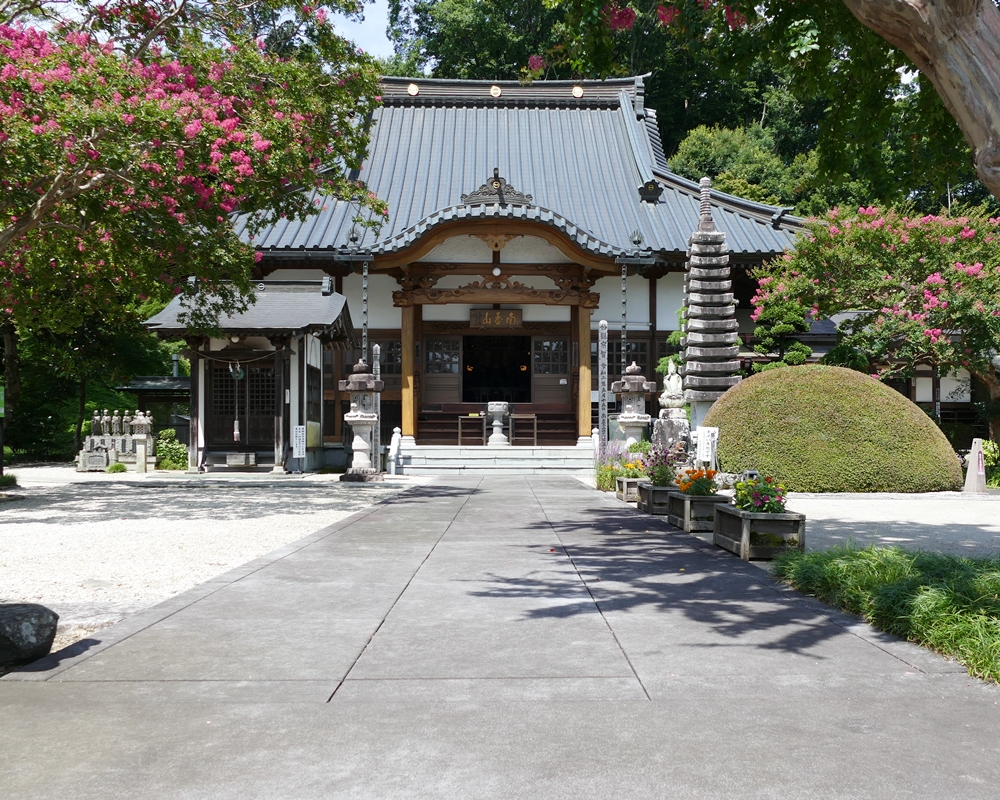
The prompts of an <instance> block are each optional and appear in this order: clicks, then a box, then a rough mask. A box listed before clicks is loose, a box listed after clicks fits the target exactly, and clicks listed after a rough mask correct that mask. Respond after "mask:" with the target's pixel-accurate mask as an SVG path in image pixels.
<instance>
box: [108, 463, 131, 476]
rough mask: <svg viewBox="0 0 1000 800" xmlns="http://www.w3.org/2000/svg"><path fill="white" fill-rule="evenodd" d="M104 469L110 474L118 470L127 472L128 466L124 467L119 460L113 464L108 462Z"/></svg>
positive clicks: (118, 471)
mask: <svg viewBox="0 0 1000 800" xmlns="http://www.w3.org/2000/svg"><path fill="white" fill-rule="evenodd" d="M104 471H105V472H107V473H108V474H109V475H111V474H116V473H120V472H128V467H126V466H125V465H124V464H123V463H122V462H121V461H116V462H115V463H114V464H108V466H107V467H106V468H105V470H104Z"/></svg>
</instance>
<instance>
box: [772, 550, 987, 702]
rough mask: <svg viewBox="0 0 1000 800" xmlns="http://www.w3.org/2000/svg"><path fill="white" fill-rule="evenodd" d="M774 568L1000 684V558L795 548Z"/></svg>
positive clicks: (822, 596)
mask: <svg viewBox="0 0 1000 800" xmlns="http://www.w3.org/2000/svg"><path fill="white" fill-rule="evenodd" d="M774 573H775V575H777V576H778V577H779V578H781V579H782V580H784V581H785V582H786V583H788V584H790V585H791V586H793V587H795V588H796V589H798V590H799V591H801V592H804V593H806V594H811V595H815V596H816V597H818V598H819V599H820V600H823V601H825V602H827V603H830V604H832V605H835V606H837V607H838V608H842V609H844V610H845V611H849V612H851V613H852V614H858V615H859V616H861V617H863V618H864V619H865V620H866V621H867V622H869V623H871V624H872V625H874V626H875V627H877V628H880V629H881V630H883V631H886V632H887V633H891V634H893V635H895V636H899V637H900V638H902V639H907V640H909V641H911V642H917V643H918V644H921V645H924V646H926V647H929V648H932V649H933V650H936V651H938V652H939V653H943V654H945V655H948V656H952V657H954V658H956V659H957V660H958V661H960V662H961V663H962V664H964V665H965V667H966V668H967V669H968V671H969V674H970V675H974V676H976V677H979V678H984V679H986V680H989V681H993V682H994V683H998V682H1000V559H997V558H981V559H980V558H960V557H958V556H950V555H942V554H939V553H927V552H912V551H907V550H903V549H902V548H900V547H874V546H871V547H866V548H864V549H858V548H855V547H836V548H832V549H830V550H826V551H823V552H813V553H799V552H790V553H785V554H783V555H781V556H779V557H778V558H777V559H776V560H775V562H774Z"/></svg>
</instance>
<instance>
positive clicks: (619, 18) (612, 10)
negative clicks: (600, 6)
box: [604, 2, 635, 31]
mask: <svg viewBox="0 0 1000 800" xmlns="http://www.w3.org/2000/svg"><path fill="white" fill-rule="evenodd" d="M604 16H605V19H607V21H608V26H609V27H610V28H611V30H613V31H630V30H632V26H633V25H635V11H633V10H632V9H631V8H629V7H628V6H625V8H621V7H619V5H618V3H616V2H611V3H608V4H607V5H606V6H604Z"/></svg>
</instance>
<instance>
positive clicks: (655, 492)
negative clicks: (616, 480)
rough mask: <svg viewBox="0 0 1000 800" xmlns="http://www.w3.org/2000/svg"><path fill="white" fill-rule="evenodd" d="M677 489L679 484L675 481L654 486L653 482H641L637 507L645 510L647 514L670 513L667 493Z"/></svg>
mask: <svg viewBox="0 0 1000 800" xmlns="http://www.w3.org/2000/svg"><path fill="white" fill-rule="evenodd" d="M676 491H677V486H676V484H673V483H672V484H670V485H669V486H653V484H652V483H649V482H648V481H643V482H641V483H640V484H639V503H638V506H637V507H638V509H639V510H640V511H645V512H646V513H647V514H656V515H657V516H665V515H666V514H668V513H669V511H668V508H667V500H668V497H667V495H668V494H669V493H670V492H676Z"/></svg>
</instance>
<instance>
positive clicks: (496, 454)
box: [400, 445, 594, 477]
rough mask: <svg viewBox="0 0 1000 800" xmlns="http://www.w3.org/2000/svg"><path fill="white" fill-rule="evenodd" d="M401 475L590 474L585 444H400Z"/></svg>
mask: <svg viewBox="0 0 1000 800" xmlns="http://www.w3.org/2000/svg"><path fill="white" fill-rule="evenodd" d="M400 455H401V457H402V461H403V468H402V473H403V474H404V475H578V476H580V477H584V476H589V475H593V471H594V456H593V450H591V448H590V447H589V446H587V447H482V446H479V447H467V446H462V447H459V446H457V445H450V446H449V445H416V446H413V445H411V446H409V447H407V446H404V447H403V448H402V449H401V450H400Z"/></svg>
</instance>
